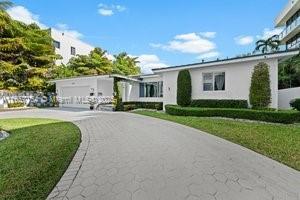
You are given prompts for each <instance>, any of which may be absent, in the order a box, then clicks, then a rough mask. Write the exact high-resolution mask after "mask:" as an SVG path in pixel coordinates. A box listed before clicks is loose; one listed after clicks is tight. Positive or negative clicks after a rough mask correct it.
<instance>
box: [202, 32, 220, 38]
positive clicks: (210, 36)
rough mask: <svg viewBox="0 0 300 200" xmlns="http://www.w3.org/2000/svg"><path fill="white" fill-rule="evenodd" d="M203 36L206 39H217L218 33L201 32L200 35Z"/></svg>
mask: <svg viewBox="0 0 300 200" xmlns="http://www.w3.org/2000/svg"><path fill="white" fill-rule="evenodd" d="M199 34H200V35H201V36H203V37H206V38H215V37H216V34H217V33H216V32H209V31H208V32H201V33H199Z"/></svg>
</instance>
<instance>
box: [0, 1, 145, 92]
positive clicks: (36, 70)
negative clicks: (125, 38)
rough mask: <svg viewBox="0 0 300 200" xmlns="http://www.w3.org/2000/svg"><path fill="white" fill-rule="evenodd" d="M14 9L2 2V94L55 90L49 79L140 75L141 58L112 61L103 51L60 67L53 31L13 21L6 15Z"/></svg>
mask: <svg viewBox="0 0 300 200" xmlns="http://www.w3.org/2000/svg"><path fill="white" fill-rule="evenodd" d="M10 6H12V3H11V2H10V1H0V90H1V89H6V90H12V91H14V90H27V91H43V90H48V89H49V88H51V87H50V86H49V84H48V82H47V81H48V80H49V79H56V78H65V77H71V76H80V75H104V74H111V73H115V74H122V75H130V74H132V75H134V74H138V73H140V69H139V67H138V66H137V58H133V57H131V56H129V55H127V54H126V53H120V54H118V55H115V56H114V60H113V61H111V60H109V59H108V58H107V53H106V51H104V50H102V49H101V48H95V49H94V50H93V51H91V52H90V54H89V55H77V56H75V57H74V58H72V59H71V60H70V61H69V63H68V64H67V65H60V66H56V65H55V61H56V60H57V59H61V56H60V55H56V54H55V48H54V46H53V40H52V38H51V33H50V30H42V29H40V27H38V25H36V24H30V25H27V24H24V23H22V22H19V21H16V20H13V19H12V18H11V17H10V16H9V15H8V14H7V12H6V9H7V8H9V7H10Z"/></svg>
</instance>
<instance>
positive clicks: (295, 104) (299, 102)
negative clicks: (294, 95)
mask: <svg viewBox="0 0 300 200" xmlns="http://www.w3.org/2000/svg"><path fill="white" fill-rule="evenodd" d="M290 105H291V107H292V108H294V109H296V110H298V111H300V99H294V100H292V101H291V102H290Z"/></svg>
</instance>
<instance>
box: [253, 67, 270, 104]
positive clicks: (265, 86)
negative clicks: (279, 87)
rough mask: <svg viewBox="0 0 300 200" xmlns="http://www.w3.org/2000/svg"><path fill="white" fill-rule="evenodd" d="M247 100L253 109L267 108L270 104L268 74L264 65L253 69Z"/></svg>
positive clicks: (267, 69) (267, 68)
mask: <svg viewBox="0 0 300 200" xmlns="http://www.w3.org/2000/svg"><path fill="white" fill-rule="evenodd" d="M249 99H250V104H251V105H252V107H253V108H267V107H268V106H269V105H270V103H271V88H270V74H269V66H268V65H267V64H266V63H263V62H261V63H258V64H257V65H256V66H255V67H254V71H253V73H252V79H251V86H250V95H249Z"/></svg>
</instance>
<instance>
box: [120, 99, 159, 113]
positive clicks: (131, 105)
mask: <svg viewBox="0 0 300 200" xmlns="http://www.w3.org/2000/svg"><path fill="white" fill-rule="evenodd" d="M123 106H124V111H129V110H134V109H138V108H145V109H155V110H162V109H163V103H162V102H140V101H139V102H137V101H130V102H123Z"/></svg>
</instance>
